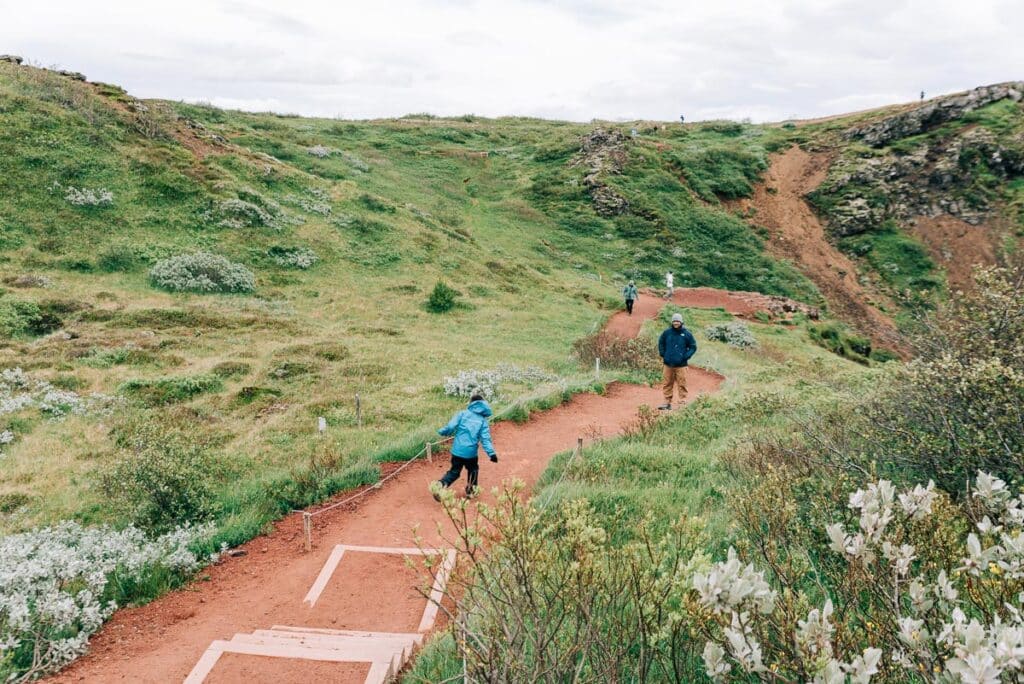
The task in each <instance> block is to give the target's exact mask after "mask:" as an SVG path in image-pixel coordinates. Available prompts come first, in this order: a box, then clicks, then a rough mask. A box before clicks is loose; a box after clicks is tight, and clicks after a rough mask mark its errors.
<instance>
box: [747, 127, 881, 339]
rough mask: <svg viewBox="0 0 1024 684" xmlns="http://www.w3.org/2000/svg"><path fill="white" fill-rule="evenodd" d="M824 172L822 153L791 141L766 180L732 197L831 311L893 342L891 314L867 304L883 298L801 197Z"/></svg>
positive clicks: (770, 247)
mask: <svg viewBox="0 0 1024 684" xmlns="http://www.w3.org/2000/svg"><path fill="white" fill-rule="evenodd" d="M827 173H828V160H827V157H826V156H825V155H821V154H809V153H807V152H805V151H803V150H802V149H800V148H799V147H798V146H796V145H794V146H793V147H791V148H789V149H788V150H786V151H785V152H783V153H781V154H776V155H773V157H772V159H771V166H770V167H769V169H768V172H767V173H766V174H765V179H764V182H762V183H759V184H758V185H757V186H756V187H755V188H754V196H753V197H752V198H750V199H743V200H739V201H737V202H735V203H733V206H734V207H737V208H739V209H740V210H742V211H744V212H746V211H747V210H748V209H749V208H751V207H753V208H754V209H755V214H754V216H753V218H752V219H751V222H752V223H755V224H757V225H759V226H763V227H765V228H767V229H768V231H769V238H768V242H767V247H768V251H769V252H770V253H771V254H772V255H773V256H775V257H777V258H780V259H789V260H791V261H792V262H793V263H794V264H795V265H796V266H797V268H799V269H800V270H801V271H803V273H804V274H805V275H806V276H807V277H808V278H810V279H811V281H812V282H813V283H814V284H815V285H817V286H818V289H819V290H821V294H822V295H823V296H824V297H825V300H826V301H827V302H828V304H829V307H830V309H831V310H832V312H833V313H834V314H835V315H836V316H838V317H839V318H842V319H844V320H846V321H848V322H850V323H852V324H853V325H855V326H857V327H858V328H859V329H860V330H861V332H863V333H865V334H868V335H870V336H871V337H872V338H873V339H874V340H876V341H877V342H881V343H882V344H884V345H885V346H889V347H896V346H898V344H899V334H898V333H897V331H896V326H895V324H894V323H893V321H892V319H891V318H889V317H888V316H886V315H885V314H884V313H882V312H881V311H879V310H878V309H877V308H876V307H875V306H873V305H872V304H871V302H872V301H879V302H880V301H884V300H883V298H882V297H881V296H880V295H878V294H877V293H873V292H868V291H867V290H865V289H864V287H863V286H862V285H861V284H860V283H859V282H858V280H857V267H856V266H855V265H854V263H853V262H852V261H850V259H849V258H848V257H847V256H846V255H844V254H843V253H842V252H840V251H839V250H838V249H836V248H835V247H834V246H832V244H831V243H830V242H829V241H828V238H827V237H826V235H825V228H824V226H822V224H821V221H820V220H819V219H818V217H817V215H816V214H815V213H814V211H813V210H812V209H811V207H810V205H809V204H808V203H807V201H806V200H805V199H804V196H805V195H806V194H807V193H809V192H811V191H812V190H814V189H815V188H817V187H818V186H819V185H820V184H821V182H822V181H823V180H825V176H826V174H827Z"/></svg>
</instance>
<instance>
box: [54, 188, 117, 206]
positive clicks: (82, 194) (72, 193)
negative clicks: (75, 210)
mask: <svg viewBox="0 0 1024 684" xmlns="http://www.w3.org/2000/svg"><path fill="white" fill-rule="evenodd" d="M64 199H65V200H67V202H68V204H71V205H74V206H76V207H102V206H108V205H111V204H113V203H114V193H113V192H111V191H110V190H107V189H106V188H75V187H72V186H68V187H67V188H66V189H65V192H64Z"/></svg>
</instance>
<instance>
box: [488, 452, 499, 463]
mask: <svg viewBox="0 0 1024 684" xmlns="http://www.w3.org/2000/svg"><path fill="white" fill-rule="evenodd" d="M487 458H489V459H491V463H497V462H498V454H489V455H488V456H487Z"/></svg>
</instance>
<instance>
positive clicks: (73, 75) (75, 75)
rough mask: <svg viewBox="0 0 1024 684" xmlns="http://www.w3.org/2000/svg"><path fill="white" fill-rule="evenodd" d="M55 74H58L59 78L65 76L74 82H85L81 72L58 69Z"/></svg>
mask: <svg viewBox="0 0 1024 684" xmlns="http://www.w3.org/2000/svg"><path fill="white" fill-rule="evenodd" d="M57 73H58V74H60V75H61V76H66V77H67V78H70V79H72V80H74V81H84V80H85V74H83V73H81V72H78V71H68V70H67V69H58V70H57Z"/></svg>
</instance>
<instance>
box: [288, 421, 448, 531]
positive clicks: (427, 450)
mask: <svg viewBox="0 0 1024 684" xmlns="http://www.w3.org/2000/svg"><path fill="white" fill-rule="evenodd" d="M450 441H452V438H451V437H446V438H445V439H442V440H441V441H439V442H427V443H426V444H424V446H423V448H422V449H420V450H419V451H418V452H416V455H415V456H413V457H412V458H410V459H409V460H408V461H406V462H405V463H403V464H402V465H400V466H398V468H396V469H395V470H394V472H392V473H389V474H388V475H386V476H384V477H382V478H381V479H379V480H377V482H375V483H373V484H372V485H370V486H369V487H366V488H365V489H362V490H361V491H358V492H356V493H355V494H353V495H352V496H349V497H347V498H345V499H342V500H341V501H337V502H335V503H333V504H331V505H330V506H325V507H324V508H321V509H319V510H316V511H313V512H309V511H305V510H294V511H292V512H293V513H301V514H302V534H303V537H304V538H305V548H306V551H312V550H313V516H317V515H320V514H322V513H326V512H327V511H332V510H334V509H335V508H338V507H340V506H344V505H345V504H347V503H351V502H353V501H355V500H356V499H359V498H360V497H363V496H366V495H367V494H368V493H370V491H371V490H374V489H380V488H381V487H382V486H383V485H384V483H385V482H387V481H388V480H390V479H391V478H393V477H395V476H396V475H398V474H399V473H400V472H402V471H403V470H405V469H406V468H408V467H409V465H410V464H411V463H412V462H413V461H416V460H417V459H419V457H420V456H426V459H427V461H428V462H430V463H433V461H434V447H437V446H441V445H442V444H445V443H447V442H450Z"/></svg>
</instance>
